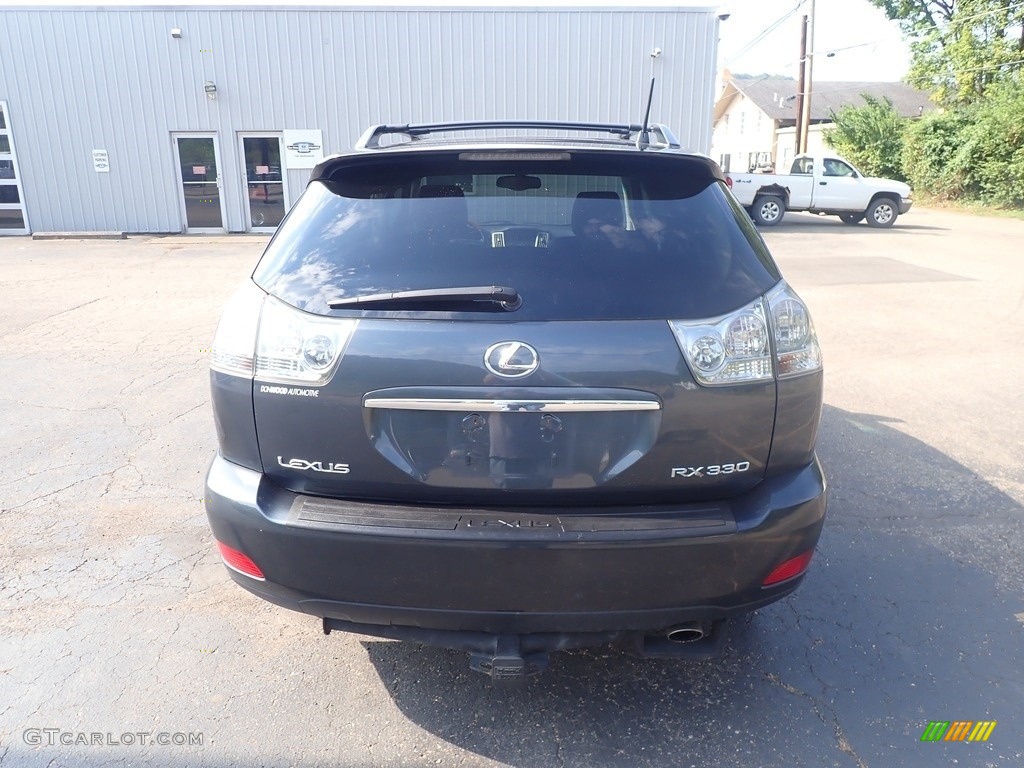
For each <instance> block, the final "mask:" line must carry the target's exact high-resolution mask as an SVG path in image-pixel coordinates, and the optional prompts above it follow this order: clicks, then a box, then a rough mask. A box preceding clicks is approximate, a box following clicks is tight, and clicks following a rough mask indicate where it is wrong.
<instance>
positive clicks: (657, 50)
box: [651, 48, 661, 59]
mask: <svg viewBox="0 0 1024 768" xmlns="http://www.w3.org/2000/svg"><path fill="white" fill-rule="evenodd" d="M659 56H661V48H655V49H654V50H653V51H651V58H652V59H656V58H658V57H659Z"/></svg>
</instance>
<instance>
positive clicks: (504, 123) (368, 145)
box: [356, 120, 679, 149]
mask: <svg viewBox="0 0 1024 768" xmlns="http://www.w3.org/2000/svg"><path fill="white" fill-rule="evenodd" d="M490 129H534V130H555V131H586V132H595V133H610V134H612V135H614V136H618V137H619V138H621V139H624V140H627V141H628V140H629V138H630V137H631V136H633V135H634V134H637V133H639V132H640V130H641V126H639V125H632V124H628V125H627V124H614V123H569V122H545V121H534V120H481V121H476V122H463V123H425V124H422V125H375V126H372V127H370V128H368V129H367V130H366V132H365V133H363V135H362V137H361V138H360V139H359V141H357V142H356V149H377V148H379V147H380V140H381V137H383V136H387V135H394V134H398V135H403V136H408V137H409V138H411V139H413V140H415V139H419V138H421V137H423V136H429V135H430V134H432V133H444V132H453V131H477V130H490ZM650 129H651V130H652V131H653V132H656V133H658V134H660V136H661V139H662V142H663V143H664V144H666V145H668V146H670V147H678V146H679V142H678V141H677V140H676V138H675V136H673V135H672V132H671V131H670V130H669V129H668V128H666V127H665V126H663V125H659V124H655V125H652V126H650Z"/></svg>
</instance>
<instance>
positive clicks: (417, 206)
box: [413, 184, 469, 240]
mask: <svg viewBox="0 0 1024 768" xmlns="http://www.w3.org/2000/svg"><path fill="white" fill-rule="evenodd" d="M416 198H417V199H416V201H415V202H414V203H413V216H414V217H415V220H414V221H413V228H414V229H416V230H418V231H426V232H429V233H430V234H431V237H434V238H438V239H441V240H443V239H445V238H446V237H449V236H451V233H452V232H463V231H464V230H465V228H466V227H467V226H468V225H469V205H468V203H467V201H466V196H465V195H464V194H463V192H462V189H461V188H460V187H457V186H455V185H454V184H424V185H423V186H422V187H420V189H419V192H418V193H417V195H416Z"/></svg>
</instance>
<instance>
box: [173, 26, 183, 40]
mask: <svg viewBox="0 0 1024 768" xmlns="http://www.w3.org/2000/svg"><path fill="white" fill-rule="evenodd" d="M171 37H173V38H174V39H175V40H179V39H181V29H180V28H179V27H171Z"/></svg>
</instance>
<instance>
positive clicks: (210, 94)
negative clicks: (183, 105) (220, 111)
mask: <svg viewBox="0 0 1024 768" xmlns="http://www.w3.org/2000/svg"><path fill="white" fill-rule="evenodd" d="M203 90H204V91H206V98H208V99H209V100H210V101H214V100H216V98H217V85H216V84H215V83H214V82H213V80H207V81H206V84H205V85H203Z"/></svg>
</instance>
